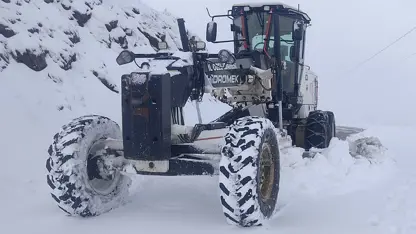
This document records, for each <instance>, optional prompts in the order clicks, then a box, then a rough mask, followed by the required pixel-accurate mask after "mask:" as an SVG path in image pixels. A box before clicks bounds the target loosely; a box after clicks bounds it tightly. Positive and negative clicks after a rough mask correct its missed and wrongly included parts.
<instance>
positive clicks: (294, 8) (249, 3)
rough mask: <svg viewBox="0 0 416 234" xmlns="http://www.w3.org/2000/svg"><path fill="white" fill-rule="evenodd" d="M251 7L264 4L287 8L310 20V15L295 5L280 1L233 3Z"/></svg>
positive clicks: (237, 5)
mask: <svg viewBox="0 0 416 234" xmlns="http://www.w3.org/2000/svg"><path fill="white" fill-rule="evenodd" d="M246 6H248V7H251V8H258V7H264V6H277V7H279V8H282V9H287V10H290V11H292V12H297V13H298V14H301V15H302V16H303V17H304V18H305V19H306V21H310V20H311V19H310V17H309V16H308V15H307V14H306V13H305V12H303V11H301V10H299V9H298V8H297V7H293V6H290V5H287V4H284V3H281V2H277V1H269V2H267V1H265V2H263V1H253V2H243V3H238V4H234V5H233V7H246Z"/></svg>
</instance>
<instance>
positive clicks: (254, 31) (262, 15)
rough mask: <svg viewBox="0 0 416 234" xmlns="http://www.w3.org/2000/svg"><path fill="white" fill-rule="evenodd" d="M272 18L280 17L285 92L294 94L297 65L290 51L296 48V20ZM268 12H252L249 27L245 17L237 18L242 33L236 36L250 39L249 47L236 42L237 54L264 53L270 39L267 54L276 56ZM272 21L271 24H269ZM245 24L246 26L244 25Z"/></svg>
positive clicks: (239, 38)
mask: <svg viewBox="0 0 416 234" xmlns="http://www.w3.org/2000/svg"><path fill="white" fill-rule="evenodd" d="M272 17H279V34H277V35H279V36H280V55H281V59H282V62H284V64H285V69H284V70H283V71H282V78H283V90H284V91H286V92H293V91H294V85H295V76H296V75H295V74H296V73H295V71H296V65H295V63H294V62H293V61H292V59H291V56H290V51H291V49H292V47H293V46H294V41H293V38H292V27H293V23H294V21H295V18H293V17H288V16H283V15H278V14H273V16H272ZM272 17H270V14H269V13H267V12H252V13H250V14H248V15H247V16H246V18H247V25H245V24H244V18H243V16H239V17H236V18H235V19H234V24H235V25H236V26H238V27H239V28H241V29H242V30H241V32H235V34H234V36H235V38H236V39H238V40H243V39H244V38H245V37H247V38H248V41H249V46H248V45H247V44H246V42H245V41H237V40H235V41H236V42H235V43H236V44H235V49H236V51H235V52H236V53H239V52H241V51H247V50H248V51H253V50H258V51H263V50H264V43H265V39H266V38H268V39H269V43H268V46H267V47H266V48H267V50H265V51H264V52H266V53H267V54H268V55H269V56H271V57H272V56H274V39H275V36H277V35H275V34H274V27H273V19H272ZM269 21H271V22H269ZM243 24H244V25H243ZM245 28H247V29H248V35H246V31H245Z"/></svg>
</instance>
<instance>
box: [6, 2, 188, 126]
mask: <svg viewBox="0 0 416 234" xmlns="http://www.w3.org/2000/svg"><path fill="white" fill-rule="evenodd" d="M0 16H1V17H0V77H1V78H0V82H2V85H1V86H2V87H3V88H2V89H5V90H7V91H6V92H5V93H4V92H3V93H2V94H1V95H5V98H6V99H10V95H11V96H14V97H19V98H20V99H27V100H25V103H24V104H22V105H29V106H31V108H36V109H34V110H33V112H36V114H35V115H42V113H44V112H42V111H46V113H49V112H48V110H46V109H51V108H53V109H56V110H58V111H60V112H62V113H65V114H63V115H64V116H65V119H68V118H69V117H75V116H78V115H80V114H84V113H98V114H106V115H110V116H111V115H114V116H115V118H117V119H119V116H120V114H121V113H120V111H119V109H118V108H120V104H119V95H118V93H119V85H120V84H119V83H120V76H121V75H122V74H123V73H127V72H131V71H132V70H133V69H136V67H135V65H134V64H132V65H126V66H118V65H117V64H116V62H115V58H116V57H117V55H118V53H119V52H120V51H121V50H123V49H130V50H133V51H135V52H154V51H156V50H157V48H156V47H157V44H158V42H159V41H165V42H167V44H168V46H169V48H170V49H172V50H177V49H180V47H181V43H180V37H179V30H178V27H177V22H176V17H175V16H173V15H171V14H170V13H169V12H166V11H164V12H159V11H157V10H155V9H152V8H150V7H148V6H147V5H145V4H143V3H142V2H140V1H137V0H134V1H133V0H123V1H116V0H0ZM188 33H189V32H188ZM189 36H193V35H191V34H190V33H189ZM109 90H111V91H113V92H111V91H109ZM6 96H7V97H6ZM2 100H4V99H2ZM8 103H9V104H8ZM8 103H6V102H2V103H1V104H0V107H3V108H10V106H7V105H11V104H10V102H8ZM102 104H104V105H102ZM13 105H16V104H13ZM110 107H111V111H109V110H107V109H108V108H110ZM42 108H45V109H43V110H42ZM192 115H193V113H192ZM10 117H11V116H10ZM192 118H194V117H192Z"/></svg>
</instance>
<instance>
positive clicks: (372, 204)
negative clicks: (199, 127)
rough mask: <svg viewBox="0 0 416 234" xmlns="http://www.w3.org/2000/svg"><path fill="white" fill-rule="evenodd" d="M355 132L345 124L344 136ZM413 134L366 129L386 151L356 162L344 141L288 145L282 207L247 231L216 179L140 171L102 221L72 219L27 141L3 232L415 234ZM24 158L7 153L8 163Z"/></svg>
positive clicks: (6, 197)
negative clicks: (223, 200)
mask: <svg viewBox="0 0 416 234" xmlns="http://www.w3.org/2000/svg"><path fill="white" fill-rule="evenodd" d="M413 129H414V128H413ZM351 131H353V130H352V129H345V128H339V136H340V138H345V135H346V134H348V132H351ZM357 131H358V132H359V131H360V130H358V129H355V130H354V131H353V132H357ZM415 132H416V131H412V128H400V127H391V128H376V129H375V130H366V131H365V132H363V133H361V134H365V135H372V136H378V137H379V138H380V140H381V141H382V142H383V144H384V145H385V146H386V147H387V148H388V152H387V154H386V155H384V156H378V157H377V160H373V161H372V163H370V162H369V161H367V160H355V159H353V158H352V157H351V156H350V155H349V154H348V143H347V142H346V141H343V140H337V139H335V140H334V141H333V142H331V146H330V148H329V149H328V150H327V151H326V152H324V153H323V154H322V155H318V156H317V157H316V158H314V159H302V157H301V150H300V149H296V148H294V149H289V150H288V151H287V152H284V153H285V154H284V156H282V175H281V189H280V194H279V202H278V207H280V211H279V212H277V214H276V217H275V218H274V219H273V220H271V221H270V222H268V223H267V224H266V225H265V226H264V227H260V228H255V229H248V230H244V231H243V230H241V229H240V228H235V227H232V226H229V225H228V224H226V223H225V220H224V217H223V215H222V210H221V206H220V203H219V198H218V186H217V177H145V176H137V177H134V178H135V180H134V186H133V188H132V193H131V198H130V202H129V203H128V204H125V205H123V206H122V207H120V208H118V209H116V210H114V211H112V212H110V213H107V214H105V215H102V216H99V217H96V218H89V219H80V218H72V217H67V216H65V215H64V214H63V212H61V210H59V209H58V208H57V207H56V206H55V204H54V202H53V201H52V198H51V197H50V196H49V190H48V188H47V186H46V179H45V173H46V172H45V169H44V159H45V158H46V151H45V150H46V149H45V147H44V144H45V143H46V142H42V144H40V145H39V144H28V146H27V147H28V148H30V149H31V150H33V151H32V152H33V154H32V155H30V160H29V161H28V163H27V165H22V167H21V170H20V171H16V170H11V169H7V168H6V169H5V170H3V171H2V172H0V176H1V177H0V178H1V179H2V183H3V188H4V190H2V192H1V194H0V200H1V201H3V205H2V209H1V212H0V213H1V215H0V228H1V230H2V231H1V233H17V234H20V233H22V234H23V233H24V234H26V233H33V234H35V233H39V234H40V233H42V234H48V233H54V234H55V233H62V234H69V233H100V234H102V233H112V234H113V233H123V234H127V233H135V234H136V233H148V232H152V233H166V232H172V231H173V232H174V233H195V232H196V231H197V232H198V233H225V232H227V233H230V232H231V233H234V232H235V233H238V232H241V231H243V232H245V233H254V232H255V233H291V234H296V233H299V234H300V233H310V234H315V233H316V234H318V233H319V234H326V233H328V234H333V233H337V234H342V233H358V234H361V233H362V234H364V233H365V234H371V233H377V234H384V233H392V234H393V233H394V234H395V233H403V234H404V233H416V201H415V200H414V197H416V188H415V186H416V173H415V172H414V165H415V162H416V160H415V158H414V155H413V153H412V150H413V149H412V144H411V142H409V143H410V144H405V143H404V142H403V141H404V140H407V139H416V134H415ZM399 133H400V134H401V136H402V137H401V138H400V139H397V137H396V136H398V134H399ZM45 139H46V140H47V142H49V141H50V139H49V137H48V138H45ZM8 149H9V152H11V150H13V152H14V155H24V154H23V153H24V152H25V150H24V149H20V148H19V147H17V148H15V147H14V148H12V149H11V148H8V147H6V152H7V150H8ZM10 155H11V154H10ZM42 155H43V157H42ZM25 157H26V156H25ZM19 162H21V160H20V159H19V158H18V157H9V158H7V159H6V161H5V164H6V165H15V164H18V163H19ZM21 172H24V173H21Z"/></svg>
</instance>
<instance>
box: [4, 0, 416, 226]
mask: <svg viewBox="0 0 416 234" xmlns="http://www.w3.org/2000/svg"><path fill="white" fill-rule="evenodd" d="M46 2H49V1H43V0H31V1H29V0H26V1H22V0H11V1H7V0H2V1H0V55H2V56H0V110H1V111H0V113H1V114H0V131H1V132H0V133H1V134H0V142H1V143H0V146H1V152H2V156H1V161H2V162H3V163H2V165H3V166H2V169H1V170H0V182H1V184H2V189H1V191H0V201H2V203H1V204H2V205H1V209H0V233H13V234H14V233H16V234H24V233H25V234H26V233H33V234H37V233H39V234H48V233H54V234H55V233H61V234H69V233H126V234H128V233H149V232H151V233H166V232H173V233H183V234H185V233H195V232H198V233H237V232H245V233H246V232H250V233H251V232H255V233H294V234H296V233H311V234H314V233H316V234H326V233H328V234H329V233H331V234H333V233H337V234H340V233H363V234H364V233H366V234H368V233H377V234H382V233H416V201H415V200H414V199H412V198H414V197H416V171H415V170H414V165H416V159H415V158H414V157H413V154H412V152H413V148H412V143H413V141H412V140H413V139H416V126H414V127H411V126H410V127H409V126H407V127H397V126H389V127H380V126H376V127H373V128H370V129H368V130H366V131H365V132H364V133H361V134H360V135H368V136H377V137H379V138H380V140H381V142H382V143H383V145H384V146H385V147H386V148H387V149H388V150H387V151H386V152H385V153H384V154H382V155H378V154H375V155H373V156H374V158H372V159H371V160H367V159H354V158H352V157H351V156H350V155H349V154H348V147H349V144H348V141H341V140H338V139H334V140H333V141H332V142H331V146H330V147H329V148H328V149H327V150H326V151H324V152H322V154H318V155H317V156H316V157H315V158H314V159H302V158H301V155H302V151H301V150H300V149H298V148H293V149H288V150H285V151H283V153H284V154H283V155H282V175H281V188H280V194H279V203H278V209H279V211H278V212H277V214H276V217H274V218H273V219H272V220H271V221H270V222H268V223H267V224H266V225H265V226H264V227H260V228H252V229H247V230H241V228H236V227H232V226H229V225H228V224H226V222H225V219H224V217H223V214H222V209H221V205H220V201H219V192H218V181H217V180H218V178H217V177H145V176H137V177H134V184H133V185H134V186H133V187H132V189H131V196H130V199H129V203H127V204H125V205H123V206H122V207H120V208H118V209H116V210H114V211H112V212H110V213H107V214H104V215H101V216H99V217H95V218H88V219H81V218H72V217H67V216H66V215H65V214H64V213H63V212H62V211H61V210H60V209H59V208H58V207H57V206H56V205H55V203H54V201H53V200H52V198H51V196H50V194H49V192H50V191H49V187H48V186H47V184H46V177H45V175H46V168H45V160H46V159H47V149H48V147H49V144H50V143H51V142H52V137H53V135H54V134H55V133H56V131H58V130H59V127H60V126H61V125H63V124H65V123H67V122H68V121H69V120H70V119H72V118H74V117H78V116H80V115H84V114H101V115H106V116H109V117H111V118H113V119H114V120H116V121H118V122H120V119H121V112H120V97H119V94H118V93H116V92H117V90H118V88H117V87H118V86H119V77H120V76H121V74H123V72H126V70H127V71H128V72H130V71H131V70H132V69H134V65H133V66H123V67H118V66H117V65H116V63H115V58H116V56H117V54H118V52H120V51H121V50H122V47H124V45H125V43H123V42H125V41H127V45H128V47H129V48H130V49H132V50H134V51H147V52H149V51H154V49H153V48H152V46H151V41H154V40H161V37H162V36H160V35H159V37H160V38H159V37H158V36H157V35H158V33H165V35H166V36H165V38H166V39H165V40H166V41H167V42H168V43H169V45H170V46H171V48H177V46H178V45H179V44H178V34H177V28H176V26H175V24H174V20H173V18H172V16H171V15H170V14H169V13H168V12H156V11H155V10H153V9H151V8H148V7H147V6H145V5H143V4H142V3H140V2H137V1H133V0H123V1H122V2H120V1H110V0H107V1H106V0H104V1H99V0H88V1H78V0H77V1H66V0H63V1H56V0H55V1H54V2H52V3H49V4H48V3H46ZM84 2H87V3H88V5H86V4H84ZM69 6H71V8H70V9H69V10H65V9H66V8H68V7H69ZM91 8H92V9H91ZM137 9H138V10H137ZM73 10H78V12H81V13H86V15H87V16H88V14H89V13H90V12H92V15H91V18H90V19H89V21H88V22H87V23H86V24H85V25H84V26H83V27H81V26H79V23H78V22H77V21H76V20H70V19H69V18H71V16H72V17H74V16H73V14H74V11H73ZM137 12H140V13H137ZM156 19H159V20H156ZM160 19H162V20H160ZM114 20H118V26H117V28H114V29H111V30H108V29H107V27H106V26H105V24H109V23H110V22H112V21H114ZM1 25H3V27H2V26H1ZM4 26H7V27H4ZM109 26H111V25H109ZM137 27H140V30H141V31H140V30H139V29H138V28H137ZM4 28H9V29H11V30H12V31H13V32H14V33H15V35H13V36H9V35H10V34H7V33H5V34H4V35H3V34H2V33H1V32H2V31H1V30H3V32H4ZM28 29H30V31H33V33H32V32H30V31H28ZM36 29H37V30H36ZM6 31H7V30H6ZM7 32H8V33H10V30H9V31H7ZM143 32H145V34H146V35H147V36H146V35H145V34H144V33H143ZM74 35H78V37H79V39H80V41H78V42H77V40H74V38H73V36H74ZM130 35H131V36H130ZM149 35H151V36H152V37H149ZM120 37H121V38H125V39H120ZM69 38H72V40H71V39H69ZM149 38H153V39H150V41H149ZM74 41H75V43H74ZM110 41H111V45H112V46H111V48H109V46H108V44H109V43H110ZM116 41H119V42H120V41H121V42H122V43H121V44H118V43H117V42H116ZM26 49H33V51H34V54H37V55H39V54H42V53H43V52H45V51H47V52H46V53H44V56H45V60H44V61H45V62H46V64H47V67H45V68H44V69H40V70H41V71H38V72H34V71H33V70H32V69H30V68H28V67H27V66H26V65H24V64H22V63H16V62H15V61H14V59H13V56H16V55H17V52H16V51H20V52H21V53H23V52H24V51H25V50H26ZM74 54H75V55H76V61H74V62H72V63H68V61H69V60H68V58H72V57H73V56H74ZM12 55H13V56H12ZM42 64H43V66H44V65H45V64H44V63H39V64H38V66H35V67H34V68H35V69H37V68H39V66H40V67H42ZM68 66H69V67H68ZM64 68H65V69H66V68H68V69H66V70H65V69H64ZM129 69H130V70H129ZM93 71H95V72H93ZM95 74H97V75H95ZM97 76H98V77H97ZM105 84H107V85H108V84H110V86H111V87H112V88H113V90H114V91H116V92H113V91H110V90H109V89H108V88H107V87H106V86H105ZM201 109H202V111H203V118H204V121H209V120H212V119H214V118H216V117H217V116H219V115H221V113H223V112H224V111H225V110H227V109H228V106H225V105H223V104H220V103H218V102H216V101H215V100H213V99H211V98H208V97H206V98H205V99H204V102H203V103H202V105H201ZM186 110H187V116H186V117H187V120H188V122H189V123H195V122H196V120H197V116H196V113H195V109H194V108H193V105H192V103H189V104H188V105H187V107H186ZM214 110H215V111H214ZM353 139H354V137H352V138H351V140H353Z"/></svg>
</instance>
